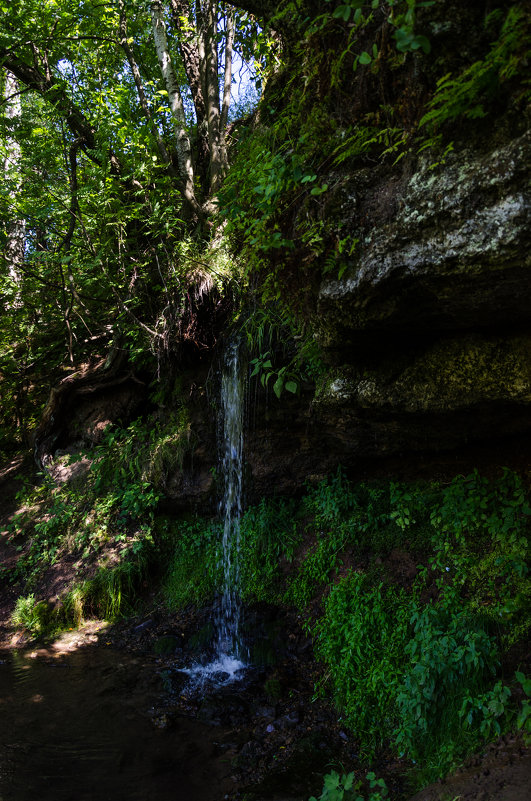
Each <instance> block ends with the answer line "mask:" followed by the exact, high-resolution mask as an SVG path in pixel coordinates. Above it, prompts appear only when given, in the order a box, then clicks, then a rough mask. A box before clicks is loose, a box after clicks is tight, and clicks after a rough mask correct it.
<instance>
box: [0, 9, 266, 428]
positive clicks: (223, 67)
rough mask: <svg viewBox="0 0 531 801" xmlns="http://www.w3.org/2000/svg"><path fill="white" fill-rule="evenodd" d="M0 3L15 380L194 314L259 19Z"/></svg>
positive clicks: (7, 333)
mask: <svg viewBox="0 0 531 801" xmlns="http://www.w3.org/2000/svg"><path fill="white" fill-rule="evenodd" d="M0 12H1V18H0V64H1V65H2V68H3V69H2V73H1V82H2V95H3V102H2V107H1V108H2V112H1V114H0V147H1V149H2V154H1V157H2V164H3V172H4V175H3V177H4V181H3V183H2V186H3V189H2V193H1V196H0V247H1V248H2V252H3V257H4V262H5V269H3V270H2V271H1V275H0V293H1V295H0V297H1V303H2V307H3V312H4V320H6V319H7V315H9V320H10V324H9V325H4V326H3V330H2V334H1V336H2V340H3V341H2V343H1V349H2V353H3V358H2V364H1V368H0V369H1V373H2V377H3V378H4V380H6V379H9V378H12V379H13V380H14V381H15V382H16V383H17V386H18V387H19V389H20V387H21V386H22V385H23V384H24V380H23V378H24V375H26V374H28V370H29V369H30V366H31V365H33V364H34V363H35V361H36V360H39V359H43V358H44V357H46V361H47V364H48V366H50V367H51V366H53V365H55V366H56V365H59V364H61V363H63V362H65V361H66V363H70V364H73V363H74V362H76V363H79V362H80V360H82V359H83V357H84V356H86V355H88V354H90V353H94V352H97V351H98V344H100V345H103V344H105V345H107V344H108V343H109V341H111V340H116V339H117V337H118V336H121V337H124V336H125V337H129V340H130V341H129V343H128V347H129V350H130V351H131V353H133V355H134V353H135V343H134V340H136V339H138V340H139V341H140V338H142V336H143V335H146V334H147V335H148V336H149V337H150V338H151V341H152V342H156V343H159V344H161V343H162V344H163V345H165V346H166V347H167V346H168V342H169V340H170V339H171V338H172V337H175V336H176V329H178V327H179V326H181V327H182V326H183V325H186V322H184V323H183V306H184V305H186V304H187V303H188V304H189V303H190V302H192V301H191V300H190V295H189V288H190V285H191V284H192V285H195V287H196V289H195V291H196V293H197V292H201V291H204V289H205V282H206V283H212V277H211V275H212V274H211V273H209V274H208V275H207V273H206V272H205V271H204V270H203V271H202V266H204V265H202V264H201V259H200V258H199V255H198V254H199V253H200V243H201V242H202V241H204V240H205V239H207V238H208V237H209V236H210V222H209V218H210V217H211V215H212V213H213V211H214V210H215V202H216V193H217V191H218V189H219V186H220V183H221V181H222V179H223V176H224V175H225V174H226V171H227V167H228V150H229V147H230V130H231V125H232V120H233V119H234V117H235V115H236V116H237V115H238V114H241V113H246V112H248V111H249V109H250V108H251V104H252V103H253V99H254V98H255V96H256V89H255V83H254V80H255V78H256V65H257V64H258V62H259V61H260V60H261V58H262V56H263V49H262V52H261V51H260V44H259V39H260V35H261V32H260V28H259V25H258V23H257V21H256V19H255V18H254V17H252V16H251V15H250V14H249V13H248V12H246V11H244V10H241V9H236V8H235V7H233V6H229V5H227V4H222V3H218V2H215V1H214V0H201V2H195V3H194V2H190V0H171V2H167V3H162V2H144V3H142V2H141V3H138V2H131V0H118V2H103V3H100V2H95V0H92V1H89V2H87V1H86V0H79V2H75V3H72V2H66V0H47V1H46V2H44V3H43V2H36V0H15V2H9V3H2V4H0ZM235 73H236V74H235ZM235 96H236V103H234V97H235ZM194 253H195V256H196V257H195V259H194ZM190 273H193V276H192V277H190ZM17 298H18V300H17ZM188 322H189V321H188ZM100 350H101V348H100ZM144 350H145V342H142V344H141V345H140V344H139V347H138V348H137V353H138V354H141V353H142V352H143V351H144ZM15 395H16V393H15ZM15 395H12V400H13V398H15ZM13 403H15V405H16V399H15V400H13ZM11 413H13V409H12V410H11Z"/></svg>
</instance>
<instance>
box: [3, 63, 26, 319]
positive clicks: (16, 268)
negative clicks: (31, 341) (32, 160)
mask: <svg viewBox="0 0 531 801" xmlns="http://www.w3.org/2000/svg"><path fill="white" fill-rule="evenodd" d="M18 92H19V88H18V81H17V79H16V78H15V76H14V75H13V74H12V73H11V72H7V73H6V76H5V83H4V100H5V108H6V112H5V113H6V117H7V118H8V119H9V120H10V121H11V122H12V123H16V122H17V121H18V120H19V119H20V116H21V113H22V109H21V104H20V95H19V93H18ZM6 151H7V156H6V158H5V161H4V176H5V180H6V182H7V183H8V184H10V191H9V194H10V197H11V198H15V199H16V197H17V196H18V194H19V191H20V188H21V184H22V180H21V177H20V174H19V168H20V145H19V144H18V142H17V140H16V139H15V138H13V137H11V136H8V137H7V141H6ZM15 203H16V200H15ZM15 203H12V204H11V208H10V220H9V222H8V225H7V241H6V246H5V260H6V266H7V272H8V275H9V277H10V279H11V281H12V282H13V283H14V284H15V286H16V298H15V304H16V305H18V304H19V303H20V298H19V289H20V276H21V268H22V265H23V264H24V252H25V245H26V222H25V220H24V218H23V217H20V216H19V215H18V212H17V209H16V205H15Z"/></svg>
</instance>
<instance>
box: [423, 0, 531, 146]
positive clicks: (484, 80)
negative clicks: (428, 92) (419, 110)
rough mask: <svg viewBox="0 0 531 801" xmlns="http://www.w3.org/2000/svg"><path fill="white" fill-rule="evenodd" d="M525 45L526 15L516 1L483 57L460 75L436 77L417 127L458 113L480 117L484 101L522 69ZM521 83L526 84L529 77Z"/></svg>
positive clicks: (437, 125) (434, 126)
mask: <svg viewBox="0 0 531 801" xmlns="http://www.w3.org/2000/svg"><path fill="white" fill-rule="evenodd" d="M529 46H530V30H529V17H528V14H527V12H526V10H525V9H524V8H523V6H522V4H519V3H517V4H515V5H513V6H512V7H511V8H510V9H509V10H508V12H507V16H506V17H505V20H504V21H503V24H502V26H501V29H500V33H499V37H498V39H497V40H496V41H495V42H494V43H493V44H492V46H491V49H490V51H489V52H488V54H487V55H486V56H485V58H484V59H482V60H480V61H476V62H474V63H473V64H472V65H470V66H469V67H467V68H466V69H464V70H463V72H462V73H461V74H460V75H457V76H452V74H451V73H448V74H446V75H444V76H443V77H442V78H440V79H439V80H438V81H437V88H436V91H435V94H434V95H433V98H432V99H431V100H430V102H429V104H428V111H427V113H426V114H425V115H424V116H423V117H422V119H421V120H420V123H419V127H420V128H422V127H424V126H425V127H426V129H427V130H428V131H436V130H437V129H439V128H440V127H441V126H442V125H443V124H444V123H446V122H448V121H450V120H454V119H456V118H458V117H462V118H465V119H476V118H478V117H484V116H485V114H486V113H487V111H486V103H487V102H488V101H489V100H491V99H492V98H493V97H494V96H495V95H496V94H497V93H498V92H499V91H500V90H501V89H502V86H503V84H504V83H505V82H507V81H509V80H511V79H512V78H514V77H515V76H517V75H519V74H522V73H523V70H524V64H525V63H526V61H527V58H528V55H529ZM524 85H527V87H528V86H529V81H528V80H527V81H526V82H525V84H524ZM527 95H529V90H528V89H527Z"/></svg>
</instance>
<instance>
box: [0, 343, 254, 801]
mask: <svg viewBox="0 0 531 801" xmlns="http://www.w3.org/2000/svg"><path fill="white" fill-rule="evenodd" d="M243 401H244V380H243V370H242V365H241V359H240V346H239V343H238V342H235V341H233V342H231V343H229V345H228V346H227V348H226V351H225V355H224V363H223V370H222V374H221V413H220V420H219V422H220V426H219V434H220V438H219V441H220V475H221V478H222V480H223V497H222V499H221V501H220V504H219V513H220V518H221V521H222V524H223V539H222V553H221V564H220V567H221V572H222V575H223V587H222V595H221V602H220V604H219V607H218V613H217V617H216V640H215V643H214V647H215V656H214V659H213V660H212V661H211V662H208V664H204V663H199V664H195V665H193V666H192V667H190V668H180V672H182V673H186V674H188V675H189V676H190V689H192V690H194V689H198V688H202V687H203V686H204V685H205V683H210V682H213V683H214V684H219V683H221V684H224V683H226V682H229V681H233V680H235V679H239V678H241V677H242V674H243V668H245V667H246V664H245V661H244V659H245V655H244V654H243V646H242V642H241V637H240V566H239V545H240V516H241V510H242V456H243V417H244V415H243ZM0 801H1V799H0Z"/></svg>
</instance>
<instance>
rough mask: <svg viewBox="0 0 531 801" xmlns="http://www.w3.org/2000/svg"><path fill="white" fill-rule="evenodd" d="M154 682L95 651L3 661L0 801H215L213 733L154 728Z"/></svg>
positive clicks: (179, 726) (217, 757)
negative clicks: (154, 800) (150, 800)
mask: <svg viewBox="0 0 531 801" xmlns="http://www.w3.org/2000/svg"><path fill="white" fill-rule="evenodd" d="M160 683H161V679H160V676H158V674H157V672H156V670H154V667H153V665H150V664H149V662H147V663H146V662H145V663H144V664H140V663H139V662H138V661H137V660H135V659H131V658H127V657H124V655H120V654H118V653H117V652H113V651H111V650H109V649H104V648H101V647H100V648H97V647H91V648H85V649H82V650H79V651H77V652H75V653H70V654H68V655H62V656H57V657H55V658H54V657H53V656H52V652H51V651H49V652H42V655H38V654H36V653H35V652H34V653H33V654H32V653H30V654H25V653H22V652H16V651H15V652H13V653H12V654H10V655H6V656H5V657H4V659H3V660H2V661H1V663H0V709H1V716H2V729H1V734H0V797H1V798H2V800H3V801H26V800H27V801H29V799H34V798H40V799H42V800H43V801H46V800H47V799H49V801H52V799H53V801H67V799H76V801H88V799H96V798H97V799H99V801H106V800H107V799H108V800H109V801H111V800H112V801H122V799H123V801H126V799H127V801H134V799H138V801H141V799H142V801H143V800H144V799H146V798H157V799H158V800H159V801H164V799H168V800H169V799H172V801H178V799H183V801H184V800H185V799H186V801H193V799H197V800H198V801H200V800H201V801H203V800H204V801H209V799H217V798H222V797H223V792H222V791H223V788H224V786H225V785H224V782H225V780H226V776H227V772H228V769H227V764H226V761H225V760H224V759H223V754H222V752H220V751H219V749H217V748H216V745H215V743H214V737H213V731H212V729H211V728H209V727H208V726H207V725H206V724H204V723H201V722H199V721H196V720H191V719H188V718H185V717H180V718H179V719H178V720H177V719H176V720H174V721H173V725H172V728H171V730H164V731H160V730H158V729H157V727H156V726H154V725H153V720H152V719H151V718H150V716H149V700H150V699H152V696H153V694H154V692H155V693H156V690H157V685H160ZM217 734H218V733H217V732H216V735H217ZM216 739H217V737H216Z"/></svg>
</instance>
